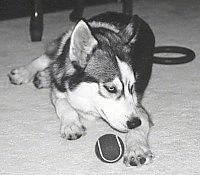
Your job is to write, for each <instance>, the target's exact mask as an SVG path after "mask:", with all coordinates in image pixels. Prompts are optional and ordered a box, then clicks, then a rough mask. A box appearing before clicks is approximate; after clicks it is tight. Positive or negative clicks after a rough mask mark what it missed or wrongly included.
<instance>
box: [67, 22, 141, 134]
mask: <svg viewBox="0 0 200 175" xmlns="http://www.w3.org/2000/svg"><path fill="white" fill-rule="evenodd" d="M136 35H137V32H136V31H135V29H134V28H133V24H132V23H130V24H129V25H127V26H126V27H124V28H123V29H121V30H117V29H116V30H115V31H114V30H110V29H108V28H104V27H103V26H102V27H92V26H90V24H88V23H87V22H86V21H84V20H81V21H80V22H78V23H77V25H76V26H75V28H74V30H73V31H72V34H71V38H70V45H69V53H68V57H69V60H70V61H71V65H73V68H74V71H73V73H70V74H71V75H70V76H68V78H67V80H66V81H67V83H66V84H67V86H68V87H67V89H69V90H68V96H69V99H68V100H69V103H71V105H72V106H73V107H74V108H75V109H77V110H79V111H82V112H86V113H98V114H99V115H100V116H101V117H102V118H103V119H104V120H106V121H107V122H108V123H109V124H110V125H111V126H112V127H113V128H115V129H117V130H119V131H122V132H126V131H128V130H129V129H132V128H134V127H137V126H138V125H140V122H141V121H140V120H139V119H138V118H137V117H136V116H137V105H138V98H137V93H136V92H135V83H136V79H135V75H134V71H133V66H132V64H133V63H132V59H131V52H132V49H131V47H132V45H133V44H134V42H135V40H136V37H137V36H136Z"/></svg>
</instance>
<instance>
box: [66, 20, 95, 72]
mask: <svg viewBox="0 0 200 175" xmlns="http://www.w3.org/2000/svg"><path fill="white" fill-rule="evenodd" d="M96 45H97V40H96V39H95V38H94V36H93V35H92V32H91V30H90V27H89V26H88V24H87V23H86V22H85V21H84V20H80V21H79V22H78V23H77V25H76V26H75V28H74V30H73V31H72V34H71V39H70V48H69V58H70V60H71V62H72V64H73V65H74V66H76V67H79V68H85V66H86V65H87V62H88V55H89V54H91V53H92V51H93V49H94V48H95V47H96Z"/></svg>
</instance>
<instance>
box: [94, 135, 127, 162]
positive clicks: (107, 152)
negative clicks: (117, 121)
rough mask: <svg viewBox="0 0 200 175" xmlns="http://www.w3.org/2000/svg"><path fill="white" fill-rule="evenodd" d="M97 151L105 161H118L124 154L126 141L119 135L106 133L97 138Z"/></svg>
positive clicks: (98, 155) (99, 156)
mask: <svg viewBox="0 0 200 175" xmlns="http://www.w3.org/2000/svg"><path fill="white" fill-rule="evenodd" d="M95 153H96V155H97V157H98V158H99V159H100V160H101V161H103V162H106V163H114V162H117V161H118V160H120V159H121V158H122V156H123V154H124V143H123V141H122V139H121V138H120V137H119V136H116V135H114V134H105V135H103V136H101V137H100V138H99V139H98V140H97V142H96V145H95Z"/></svg>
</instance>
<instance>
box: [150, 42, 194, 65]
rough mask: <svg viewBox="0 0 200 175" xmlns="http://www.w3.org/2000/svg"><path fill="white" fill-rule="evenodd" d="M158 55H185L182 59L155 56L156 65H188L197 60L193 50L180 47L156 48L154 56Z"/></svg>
mask: <svg viewBox="0 0 200 175" xmlns="http://www.w3.org/2000/svg"><path fill="white" fill-rule="evenodd" d="M156 53H179V54H183V55H184V56H180V57H158V56H155V55H154V56H153V62H154V63H156V64H167V65H170V64H183V63H188V62H190V61H192V60H193V59H194V58H195V53H194V52H193V51H192V50H191V49H189V48H186V47H179V46H159V47H155V50H154V54H156Z"/></svg>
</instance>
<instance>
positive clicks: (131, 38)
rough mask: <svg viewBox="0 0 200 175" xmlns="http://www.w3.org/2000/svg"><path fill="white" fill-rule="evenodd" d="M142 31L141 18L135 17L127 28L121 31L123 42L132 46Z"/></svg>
mask: <svg viewBox="0 0 200 175" xmlns="http://www.w3.org/2000/svg"><path fill="white" fill-rule="evenodd" d="M139 30H140V18H139V17H138V16H137V15H134V16H133V17H132V18H131V20H130V21H129V24H128V25H127V26H125V27H124V28H123V29H122V30H121V31H119V35H120V36H121V38H122V40H123V42H124V43H126V44H130V43H131V44H132V43H134V42H135V41H136V40H137V36H138V34H139Z"/></svg>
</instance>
